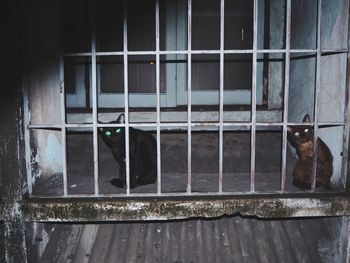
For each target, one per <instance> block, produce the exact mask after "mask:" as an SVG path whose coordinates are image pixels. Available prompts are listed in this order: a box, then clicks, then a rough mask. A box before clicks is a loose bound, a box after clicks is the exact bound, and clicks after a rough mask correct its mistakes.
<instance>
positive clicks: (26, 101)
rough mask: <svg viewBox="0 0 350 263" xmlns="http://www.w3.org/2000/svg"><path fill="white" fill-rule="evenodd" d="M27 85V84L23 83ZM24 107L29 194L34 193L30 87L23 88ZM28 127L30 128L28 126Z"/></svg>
mask: <svg viewBox="0 0 350 263" xmlns="http://www.w3.org/2000/svg"><path fill="white" fill-rule="evenodd" d="M22 85H23V87H25V84H22ZM23 107H24V116H23V118H24V144H25V159H26V173H27V187H28V193H29V195H32V193H33V183H32V176H33V175H32V173H33V171H32V165H31V152H32V151H31V148H30V132H29V126H30V109H29V94H28V89H26V88H23ZM27 127H28V128H27Z"/></svg>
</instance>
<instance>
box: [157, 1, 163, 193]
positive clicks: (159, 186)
mask: <svg viewBox="0 0 350 263" xmlns="http://www.w3.org/2000/svg"><path fill="white" fill-rule="evenodd" d="M156 93H157V193H158V194H161V191H162V189H161V186H162V181H161V153H160V56H159V0H156Z"/></svg>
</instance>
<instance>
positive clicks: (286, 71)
mask: <svg viewBox="0 0 350 263" xmlns="http://www.w3.org/2000/svg"><path fill="white" fill-rule="evenodd" d="M290 30H291V0H287V14H286V55H285V64H284V65H285V69H284V99H283V105H284V107H283V134H282V171H281V172H282V174H281V191H282V192H284V191H285V186H286V177H287V129H288V126H287V123H288V102H289V74H290V72H289V71H290V53H289V50H290Z"/></svg>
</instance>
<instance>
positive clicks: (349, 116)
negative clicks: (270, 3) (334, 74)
mask: <svg viewBox="0 0 350 263" xmlns="http://www.w3.org/2000/svg"><path fill="white" fill-rule="evenodd" d="M348 5H349V2H348ZM348 8H349V6H348ZM349 45H350V16H348V38H347V47H348V49H349ZM346 67H347V68H346V84H345V94H344V95H345V96H344V98H345V107H344V121H345V126H344V131H343V155H342V170H341V178H340V181H341V187H342V189H343V190H346V191H348V187H347V184H348V169H349V168H348V156H349V136H350V123H349V122H350V102H349V98H350V53H348V54H347V65H346ZM349 246H350V242H349ZM349 248H350V247H348V251H350V250H349ZM348 255H349V257H350V254H348Z"/></svg>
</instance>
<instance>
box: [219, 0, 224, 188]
mask: <svg viewBox="0 0 350 263" xmlns="http://www.w3.org/2000/svg"><path fill="white" fill-rule="evenodd" d="M224 19H225V0H221V1H220V92H219V193H222V171H223V159H224V158H223V154H224V149H223V140H224V139H223V137H224V126H223V123H224V32H225V31H224V30H225V28H224V25H225V21H224Z"/></svg>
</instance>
